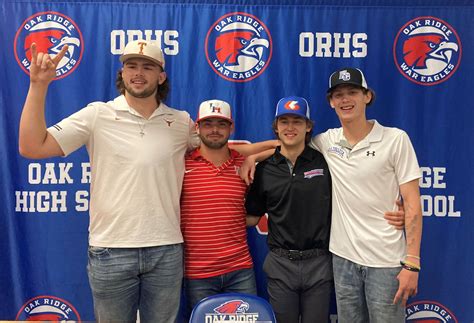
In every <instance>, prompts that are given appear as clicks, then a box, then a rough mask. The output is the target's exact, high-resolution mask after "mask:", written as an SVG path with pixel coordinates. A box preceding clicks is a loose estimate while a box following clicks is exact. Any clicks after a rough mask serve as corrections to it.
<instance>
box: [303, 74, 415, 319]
mask: <svg viewBox="0 0 474 323" xmlns="http://www.w3.org/2000/svg"><path fill="white" fill-rule="evenodd" d="M327 99H328V101H329V104H330V105H331V107H332V108H333V109H334V111H335V112H336V114H337V116H338V117H339V120H340V122H341V125H342V127H341V128H337V129H330V130H328V131H326V132H324V133H322V134H320V135H318V136H316V137H314V138H313V139H312V142H311V143H312V145H313V146H314V147H316V148H317V149H318V150H319V151H321V153H322V154H323V155H324V157H325V159H326V160H327V162H328V164H329V168H330V170H331V174H332V179H333V208H332V226H331V240H330V246H329V249H330V251H331V252H332V253H333V270H334V283H335V288H336V299H337V309H338V320H339V322H341V323H357V322H360V323H365V322H384V323H390V322H400V323H401V322H405V304H406V301H407V299H408V297H409V296H412V295H415V294H416V292H417V285H418V272H419V270H420V243H421V228H422V216H421V204H420V192H419V187H418V179H419V178H420V176H421V174H420V169H419V166H418V161H417V158H416V155H415V151H414V149H413V146H412V144H411V142H410V139H409V138H408V136H407V134H406V133H405V132H404V131H402V130H400V129H397V128H388V127H384V126H382V125H380V124H379V123H378V122H377V121H375V120H367V118H366V108H367V106H369V105H370V104H371V103H372V102H373V101H374V99H375V93H374V92H373V91H372V90H371V89H370V88H369V87H368V86H367V82H366V80H365V77H364V74H363V73H362V71H360V70H359V69H355V68H344V69H341V70H338V71H336V72H334V73H333V74H332V75H331V76H330V78H329V89H328V91H327ZM400 195H401V197H402V198H403V204H404V208H405V234H404V233H403V231H400V230H396V229H395V228H393V227H392V226H390V225H389V224H388V223H387V222H386V221H385V219H384V218H383V216H382V215H383V213H384V211H386V210H391V209H392V210H395V209H396V205H395V203H394V201H395V200H396V199H397V198H398V197H399V196H400Z"/></svg>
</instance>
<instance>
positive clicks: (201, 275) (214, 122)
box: [181, 100, 256, 314]
mask: <svg viewBox="0 0 474 323" xmlns="http://www.w3.org/2000/svg"><path fill="white" fill-rule="evenodd" d="M196 128H197V131H198V134H199V137H200V138H201V146H200V148H198V149H196V150H194V151H193V152H192V153H190V154H189V155H187V156H186V171H185V175H184V181H183V188H182V193H181V231H182V233H183V237H184V241H185V248H184V250H185V253H184V254H185V292H186V299H187V304H188V314H190V312H191V310H192V308H193V307H194V306H195V305H196V303H198V302H199V301H200V300H201V299H203V298H205V297H208V296H211V295H215V294H219V293H225V292H238V293H247V294H256V284H255V276H254V271H253V263H252V258H251V256H250V252H249V248H248V245H247V231H246V223H245V221H246V219H245V215H246V213H245V208H244V198H245V194H246V191H247V185H246V184H245V182H244V181H242V179H241V178H240V176H239V174H238V170H239V168H240V165H241V164H242V163H243V161H244V159H245V157H244V156H242V155H240V154H239V153H238V152H237V151H235V150H233V149H229V147H228V145H227V142H228V139H229V136H230V134H231V133H232V131H233V129H234V125H233V120H232V114H231V108H230V105H229V104H228V103H227V102H225V101H221V100H209V101H205V102H203V103H201V105H200V107H199V114H198V117H197V120H196Z"/></svg>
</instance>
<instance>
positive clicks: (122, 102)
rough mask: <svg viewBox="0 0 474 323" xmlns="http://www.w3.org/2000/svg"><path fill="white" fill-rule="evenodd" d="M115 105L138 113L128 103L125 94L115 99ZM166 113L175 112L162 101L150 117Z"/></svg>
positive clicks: (117, 108) (119, 108)
mask: <svg viewBox="0 0 474 323" xmlns="http://www.w3.org/2000/svg"><path fill="white" fill-rule="evenodd" d="M114 106H115V109H116V110H118V111H128V112H130V113H132V114H137V112H136V110H135V109H133V108H132V107H130V106H129V105H128V103H127V99H125V95H123V94H122V95H120V96H118V97H116V98H115V99H114ZM166 114H173V111H172V110H171V108H169V107H168V106H167V105H166V104H164V103H163V102H160V105H159V106H158V108H157V109H156V110H155V111H153V114H152V115H151V117H150V118H152V117H154V116H158V115H166Z"/></svg>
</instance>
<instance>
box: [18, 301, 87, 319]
mask: <svg viewBox="0 0 474 323" xmlns="http://www.w3.org/2000/svg"><path fill="white" fill-rule="evenodd" d="M15 321H48V322H51V321H52V322H70V321H74V322H81V317H80V316H79V313H78V312H77V310H76V309H75V308H74V306H72V305H71V304H70V303H69V302H67V301H65V300H64V299H61V298H59V297H55V296H49V295H48V296H37V297H34V298H32V299H30V300H28V301H27V302H26V303H25V304H24V305H23V307H22V308H21V309H20V310H19V311H18V314H17V315H16V318H15Z"/></svg>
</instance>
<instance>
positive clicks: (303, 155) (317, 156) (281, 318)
mask: <svg viewBox="0 0 474 323" xmlns="http://www.w3.org/2000/svg"><path fill="white" fill-rule="evenodd" d="M309 115H310V114H309V107H308V103H307V102H306V100H305V99H304V98H301V97H286V98H283V99H281V100H280V101H279V102H278V104H277V109H276V114H275V121H274V123H273V129H274V131H275V133H276V135H277V137H278V139H279V140H280V141H281V147H280V148H277V150H276V151H275V153H274V154H273V155H272V156H270V157H269V158H268V159H266V160H264V161H263V162H261V163H259V164H258V165H257V169H256V172H255V177H254V182H253V184H252V186H251V187H250V191H249V193H248V195H247V199H246V208H247V214H249V215H250V216H248V220H247V222H248V223H249V224H256V223H257V222H258V220H259V219H260V217H261V216H262V215H264V214H265V213H268V246H269V249H270V252H269V253H268V255H267V258H266V259H265V263H264V265H263V270H264V271H265V273H266V274H267V279H268V294H269V298H270V303H271V304H272V307H273V309H274V311H275V314H276V317H277V321H278V322H285V323H292V322H295V323H296V322H302V323H306V322H307V323H314V322H323V321H327V318H328V315H329V299H330V293H331V287H332V279H333V278H332V277H333V274H332V266H331V256H330V254H329V251H328V247H329V232H330V221H331V176H330V173H329V169H328V165H327V163H326V161H325V160H324V157H323V156H322V154H321V153H319V152H318V151H316V150H314V149H311V148H309V147H308V146H307V145H306V144H307V143H308V142H309V140H310V138H311V132H312V128H313V122H312V121H311V120H310V119H309ZM252 222H253V223H252ZM300 317H301V321H300Z"/></svg>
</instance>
